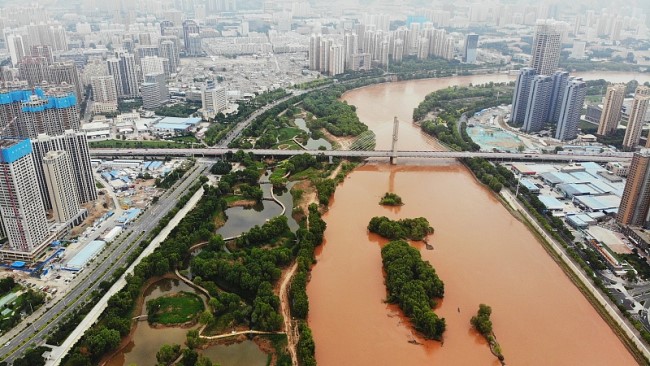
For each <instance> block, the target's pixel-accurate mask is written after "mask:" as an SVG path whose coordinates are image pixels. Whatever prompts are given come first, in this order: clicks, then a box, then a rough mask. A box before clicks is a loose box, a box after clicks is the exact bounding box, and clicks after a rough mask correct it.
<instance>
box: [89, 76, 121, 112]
mask: <svg viewBox="0 0 650 366" xmlns="http://www.w3.org/2000/svg"><path fill="white" fill-rule="evenodd" d="M90 86H91V88H92V91H93V101H94V103H93V112H94V113H108V112H115V111H117V89H116V88H115V79H113V77H112V76H109V75H107V76H94V77H91V78H90Z"/></svg>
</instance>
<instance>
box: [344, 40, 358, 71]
mask: <svg viewBox="0 0 650 366" xmlns="http://www.w3.org/2000/svg"><path fill="white" fill-rule="evenodd" d="M358 42H359V37H357V35H356V34H355V33H346V34H345V37H344V52H345V69H346V70H348V69H350V68H351V66H352V55H354V54H356V53H357V52H358V51H357V50H358V48H359V45H358Z"/></svg>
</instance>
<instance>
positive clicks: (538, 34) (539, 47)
mask: <svg viewBox="0 0 650 366" xmlns="http://www.w3.org/2000/svg"><path fill="white" fill-rule="evenodd" d="M562 30H563V23H560V22H557V21H555V20H553V19H545V20H538V21H537V25H536V28H535V38H534V39H533V47H532V59H531V61H530V67H532V68H533V69H535V71H536V72H537V73H538V74H540V75H551V74H552V73H553V72H555V70H557V66H558V64H559V62H560V50H561V48H562Z"/></svg>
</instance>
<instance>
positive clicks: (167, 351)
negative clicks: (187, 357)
mask: <svg viewBox="0 0 650 366" xmlns="http://www.w3.org/2000/svg"><path fill="white" fill-rule="evenodd" d="M180 352H181V346H180V345H178V344H173V345H169V344H164V345H162V347H160V350H159V351H158V352H157V353H156V360H157V361H158V363H159V364H163V365H169V364H171V363H172V362H173V361H174V360H176V359H177V358H178V356H179V355H180Z"/></svg>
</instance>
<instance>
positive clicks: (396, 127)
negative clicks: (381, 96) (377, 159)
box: [390, 117, 399, 165]
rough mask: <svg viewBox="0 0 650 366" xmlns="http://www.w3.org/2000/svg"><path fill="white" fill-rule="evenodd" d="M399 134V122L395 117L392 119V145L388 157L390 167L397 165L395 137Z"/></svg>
mask: <svg viewBox="0 0 650 366" xmlns="http://www.w3.org/2000/svg"><path fill="white" fill-rule="evenodd" d="M398 134H399V121H398V120H397V117H394V118H393V143H392V147H391V149H390V150H391V152H392V153H391V156H390V163H391V165H393V164H397V136H398Z"/></svg>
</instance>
